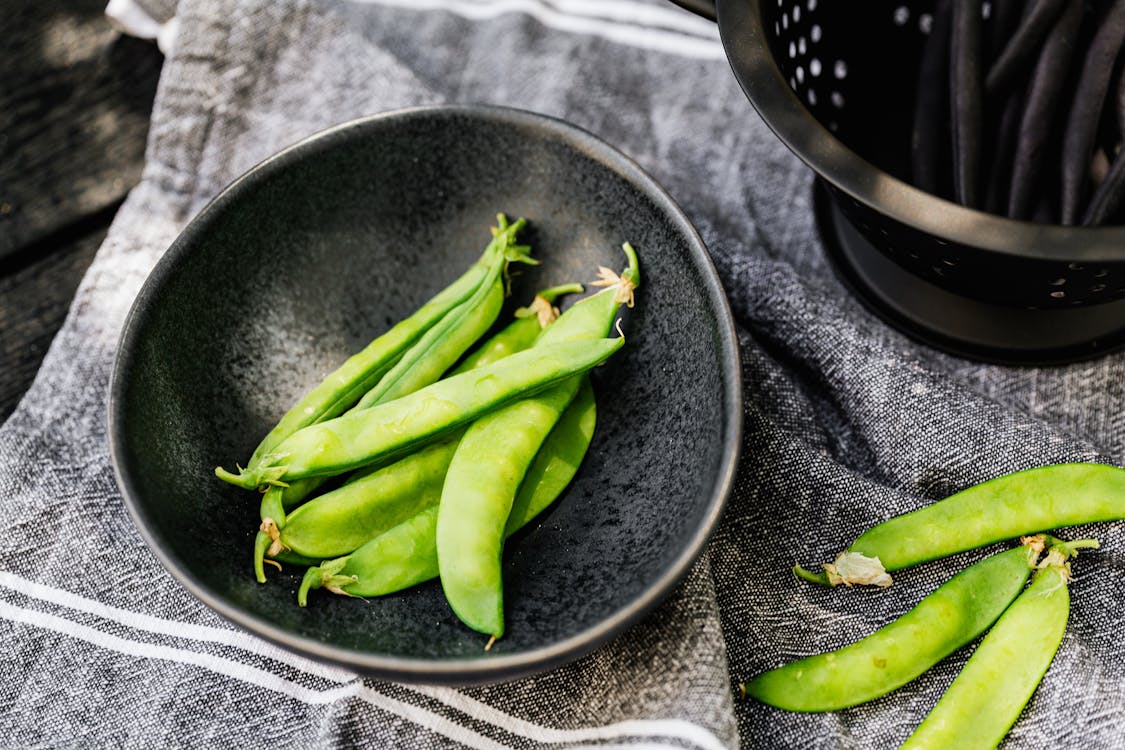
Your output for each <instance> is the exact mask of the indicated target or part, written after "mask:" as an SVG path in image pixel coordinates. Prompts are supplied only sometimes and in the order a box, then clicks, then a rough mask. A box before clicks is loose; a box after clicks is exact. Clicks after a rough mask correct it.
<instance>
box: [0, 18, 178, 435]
mask: <svg viewBox="0 0 1125 750" xmlns="http://www.w3.org/2000/svg"><path fill="white" fill-rule="evenodd" d="M104 9H105V0H69V2H66V3H55V2H48V3H45V2H42V0H8V2H7V3H5V23H4V27H5V40H4V44H3V45H0V70H3V71H4V75H3V76H0V420H2V419H4V418H5V417H7V415H8V414H9V413H11V411H12V409H14V408H15V405H16V403H17V402H18V401H19V398H20V397H21V396H22V395H23V393H24V392H25V391H26V390H27V388H28V386H29V385H30V384H31V380H32V378H33V377H34V375H35V372H36V371H37V370H38V368H39V363H40V362H41V360H42V358H43V355H44V354H45V353H46V350H47V347H48V346H49V345H50V342H51V339H52V338H53V337H54V335H55V332H56V331H57V330H58V328H59V326H60V325H61V324H62V321H63V319H64V318H65V316H66V312H67V309H68V307H69V305H70V302H71V299H72V298H73V296H74V291H75V289H76V288H77V286H78V282H79V281H80V280H81V278H82V275H83V273H84V272H85V270H86V268H87V266H89V264H90V261H91V260H92V259H93V257H94V253H95V252H96V250H97V248H98V246H99V245H100V244H101V241H102V240H103V239H104V237H105V233H106V230H107V228H108V227H109V223H110V221H111V220H112V219H113V215H114V212H115V211H116V209H117V207H118V206H119V205H120V204H121V201H122V200H123V199H124V197H125V195H126V193H127V192H128V191H129V189H130V188H131V187H133V185H135V184H136V182H137V180H138V179H139V177H140V172H141V166H142V163H143V157H144V145H145V137H146V135H147V132H148V119H149V114H150V113H151V111H152V101H153V97H154V95H155V92H156V83H157V79H158V77H159V74H160V65H161V62H162V57H161V55H160V53H159V51H158V50H157V49H156V45H155V44H153V43H152V42H146V41H141V40H137V39H132V38H130V37H127V36H123V35H121V34H119V33H117V32H116V31H114V30H113V29H112V28H111V26H110V25H109V22H108V21H107V20H106V18H105V15H104Z"/></svg>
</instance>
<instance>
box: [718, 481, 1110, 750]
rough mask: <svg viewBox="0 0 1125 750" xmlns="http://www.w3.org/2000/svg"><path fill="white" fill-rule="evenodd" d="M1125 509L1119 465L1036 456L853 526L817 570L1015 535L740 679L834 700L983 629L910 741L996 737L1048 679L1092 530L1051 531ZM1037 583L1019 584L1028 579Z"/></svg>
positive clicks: (770, 689) (746, 692) (776, 695)
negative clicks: (837, 645)
mask: <svg viewBox="0 0 1125 750" xmlns="http://www.w3.org/2000/svg"><path fill="white" fill-rule="evenodd" d="M1121 519H1125V470H1122V469H1119V468H1117V467H1113V466H1107V465H1104V464H1096V463H1071V464H1057V465H1051V466H1043V467H1038V468H1034V469H1027V470H1025V471H1020V472H1016V473H1013V474H1007V475H1004V476H1001V477H997V478H996V479H992V480H989V481H987V482H984V483H981V484H978V485H975V486H972V487H969V488H968V489H965V490H963V491H961V492H958V493H957V494H955V495H951V496H949V497H947V498H945V499H944V500H940V501H938V502H936V503H933V504H932V505H928V506H926V507H923V508H921V509H919V510H916V511H913V512H911V513H907V514H905V515H901V516H897V517H894V518H891V519H889V520H887V521H884V522H883V523H880V524H878V525H876V526H874V527H872V528H870V529H868V530H867V531H866V532H864V533H863V534H861V535H860V536H859V538H857V539H856V540H855V541H854V542H853V543H852V544H851V545H850V546H849V547H848V548H847V549H846V550H845V551H844V552H841V553H840V554H839V555H838V556H837V557H836V559H835V560H834V561H833V562H832V563H828V564H825V565H823V566H822V567H823V571H822V572H819V573H813V572H810V571H807V570H805V569H803V568H801V567H799V566H798V567H796V568H794V573H796V575H797V576H798V577H799V578H802V579H805V580H808V581H812V582H815V583H821V584H826V585H831V586H836V585H840V584H843V585H844V586H855V585H874V586H890V585H891V584H892V579H891V575H890V572H891V571H897V570H901V569H904V568H908V567H910V566H912V565H917V564H919V563H923V562H927V561H930V560H935V559H938V558H941V557H946V556H948V555H953V554H956V553H958V552H964V551H967V550H971V549H976V548H979V547H984V546H987V545H991V544H995V543H997V542H1005V541H1009V540H1014V539H1019V540H1020V546H1018V547H1016V548H1013V549H1009V550H1007V551H1004V552H998V553H996V554H993V555H991V556H989V557H986V558H984V559H983V560H981V561H980V562H978V563H976V564H975V565H972V566H970V567H969V568H967V569H965V570H963V571H961V572H960V573H958V574H957V575H955V576H954V577H953V578H952V579H950V580H949V581H948V582H946V583H945V584H943V585H942V586H940V587H939V588H938V589H937V590H935V591H934V592H933V593H931V594H930V595H928V596H927V597H925V598H924V599H922V601H921V602H919V603H918V604H917V605H916V606H915V607H914V608H913V609H912V610H910V611H909V612H907V613H906V614H904V615H903V616H901V617H900V618H898V619H897V620H895V621H893V622H891V623H889V624H888V625H886V626H884V627H883V628H880V629H879V630H877V631H875V632H874V633H872V634H871V635H869V636H867V637H866V638H863V639H862V640H859V641H857V642H856V643H853V644H851V645H849V646H845V647H844V648H841V649H838V650H836V651H832V652H829V653H826V654H819V655H816V656H810V657H806V658H804V659H799V660H797V661H795V662H791V663H789V664H785V665H783V666H781V667H778V668H776V669H772V670H770V671H768V672H765V673H763V674H760V675H758V676H756V677H754V678H753V679H751V680H749V681H748V682H746V683H744V684H742V685H740V686H739V692H740V694H741V696H742V697H750V698H754V699H757V700H759V701H762V702H763V703H767V704H769V705H771V706H775V707H777V708H781V709H785V710H788V711H801V712H821V711H836V710H839V709H843V708H848V707H851V706H856V705H859V704H862V703H866V702H868V701H871V700H874V699H875V698H878V697H881V696H883V695H886V694H888V693H890V692H891V691H893V690H895V689H897V688H900V687H902V686H903V685H905V684H906V683H908V682H910V681H911V680H913V679H915V678H916V677H918V676H920V675H921V674H922V673H923V672H925V671H926V670H928V669H930V668H931V667H933V666H934V665H935V664H937V663H938V662H939V661H941V660H942V659H944V658H945V657H947V656H949V655H950V654H952V653H953V652H955V651H957V650H958V649H960V648H962V647H964V646H966V645H968V644H969V643H971V642H973V641H974V640H976V639H977V637H978V636H980V635H981V634H985V636H984V638H983V639H982V640H981V642H980V643H979V645H978V646H977V648H976V649H975V650H974V651H973V653H972V656H971V657H970V658H969V659H968V661H967V662H966V664H965V666H964V668H963V669H962V670H961V672H960V673H959V674H958V676H957V677H956V679H954V681H953V682H952V683H951V684H950V685H949V687H948V688H947V689H946V691H945V694H944V695H943V696H942V697H941V699H940V700H939V701H938V702H937V704H936V705H935V706H934V707H933V709H932V710H931V712H930V713H929V715H928V716H927V717H926V719H925V720H924V721H923V722H922V723H921V724H920V725H919V726H918V727H917V728H916V729H915V731H914V732H913V733H912V734H911V735H910V737H909V738H908V739H907V740H906V742H905V744H903V745H902V747H904V748H912V749H914V750H918V749H920V748H942V749H943V750H948V749H950V748H958V749H960V748H995V747H996V746H998V745H999V744H1000V742H1001V741H1003V739H1004V737H1005V736H1007V734H1008V731H1009V730H1010V729H1011V728H1012V726H1013V725H1014V724H1015V723H1016V721H1017V720H1018V719H1019V716H1020V714H1021V713H1022V712H1023V710H1024V707H1025V706H1026V705H1027V703H1028V701H1029V700H1031V696H1032V695H1033V694H1034V692H1035V690H1036V688H1038V686H1039V683H1040V682H1041V681H1042V679H1043V677H1044V675H1045V674H1046V672H1047V669H1048V668H1049V667H1050V665H1051V662H1052V660H1053V659H1054V657H1055V653H1056V651H1057V650H1058V648H1059V644H1060V643H1061V642H1062V638H1063V634H1064V632H1065V630H1066V624H1067V619H1068V617H1069V614H1070V595H1069V590H1068V588H1067V584H1068V582H1069V581H1070V560H1071V559H1072V558H1074V557H1075V556H1076V555H1077V554H1078V552H1079V550H1082V549H1088V548H1096V547H1097V546H1098V542H1097V541H1096V540H1094V539H1079V540H1075V541H1069V542H1068V541H1063V540H1061V539H1059V538H1057V537H1055V536H1052V535H1050V534H1048V533H1044V532H1045V531H1050V530H1055V529H1059V528H1064V527H1070V526H1080V525H1083V524H1089V523H1095V522H1099V521H1116V520H1121ZM1029 578H1030V579H1031V584H1030V585H1027V582H1028V579H1029Z"/></svg>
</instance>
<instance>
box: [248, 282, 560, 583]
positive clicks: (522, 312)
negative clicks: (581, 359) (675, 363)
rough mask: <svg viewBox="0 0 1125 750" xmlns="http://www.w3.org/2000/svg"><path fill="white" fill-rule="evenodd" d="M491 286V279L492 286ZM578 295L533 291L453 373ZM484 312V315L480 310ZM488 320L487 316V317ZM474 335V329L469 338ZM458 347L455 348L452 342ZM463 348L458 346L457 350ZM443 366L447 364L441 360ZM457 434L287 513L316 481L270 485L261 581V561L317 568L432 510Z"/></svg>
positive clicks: (523, 340) (508, 344)
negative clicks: (561, 298) (564, 297)
mask: <svg viewBox="0 0 1125 750" xmlns="http://www.w3.org/2000/svg"><path fill="white" fill-rule="evenodd" d="M494 286H496V287H498V286H499V284H498V282H497V283H496V284H494ZM580 291H582V285H581V284H564V285H560V286H556V287H551V288H549V289H544V290H542V291H540V292H539V293H537V294H536V295H535V297H534V299H533V300H532V302H531V304H530V305H529V306H528V307H524V308H520V309H519V310H517V311H516V316H517V317H516V320H514V321H513V322H511V323H509V324H508V325H507V326H506V327H504V328H503V329H502V330H501V331H500V332H498V333H497V334H495V335H494V336H492V337H491V338H490V339H488V340H487V341H486V342H485V343H484V344H481V345H480V346H479V347H478V348H477V349H476V350H474V351H473V352H472V353H471V354H470V355H468V356H467V357H465V359H464V361H462V363H461V364H460V365H459V366H458V367H457V369H455V370H454V371H453V372H454V374H456V373H461V372H468V371H469V370H472V369H475V368H477V367H483V366H484V365H487V364H491V363H492V362H496V361H498V360H500V359H503V358H504V357H506V356H509V355H511V354H514V353H515V352H518V351H523V350H525V349H527V348H528V347H530V346H531V345H532V344H533V343H534V342H535V339H536V338H538V337H539V335H540V334H541V333H542V332H543V330H544V329H545V328H546V327H547V326H549V325H550V324H551V323H552V322H554V320H555V318H556V317H557V316H558V309H557V308H555V306H554V302H555V300H556V299H557V298H558V297H559V296H560V295H563V294H567V293H571V292H580ZM486 312H487V311H486ZM493 317H494V316H493ZM480 332H481V331H480V330H475V331H474V338H475V337H476V335H478V334H479V333H480ZM454 346H455V347H460V344H454ZM461 351H463V348H462V349H461ZM438 356H439V357H441V358H442V359H443V364H442V368H443V369H444V368H445V367H447V366H448V364H449V362H448V359H447V355H444V354H443V355H438ZM458 439H460V435H459V434H458V435H455V436H452V437H450V438H449V439H448V440H447V441H446V442H445V443H444V444H441V445H437V446H431V447H428V448H426V449H423V450H422V451H419V452H418V453H416V454H411V455H409V456H406V457H405V458H403V459H400V460H399V461H397V462H395V463H392V464H390V465H389V466H384V467H381V468H378V469H376V470H374V471H370V472H360V473H359V474H357V475H355V476H353V477H352V479H350V480H349V481H348V482H347V483H345V484H344V485H342V486H341V487H339V488H337V489H336V490H333V491H332V492H328V493H326V494H324V495H321V496H319V497H317V498H315V499H314V500H312V501H310V502H308V503H306V504H305V505H303V506H301V507H300V508H298V509H297V510H296V511H295V512H294V513H292V514H289V515H288V516H287V515H286V509H287V506H288V502H287V501H289V500H290V499H291V498H292V493H291V492H290V491H291V490H293V489H295V488H297V487H298V486H299V487H300V490H301V493H302V494H303V493H304V492H305V491H307V490H309V489H310V488H315V487H316V486H317V485H319V483H320V482H321V481H322V478H320V477H312V478H309V479H304V480H299V481H297V482H295V483H294V484H293V485H291V486H289V487H270V488H269V490H267V492H266V493H265V495H264V496H263V498H262V504H261V518H262V523H261V527H260V528H259V531H258V535H257V537H256V539H255V545H254V572H255V576H256V577H257V579H258V581H259V582H264V581H265V569H264V567H263V564H264V563H265V562H266V560H265V557H266V556H267V555H268V556H269V557H270V558H274V559H281V560H282V561H289V562H293V563H295V564H313V565H315V564H316V561H318V560H323V559H325V558H330V557H336V556H338V555H344V554H348V553H349V552H352V551H354V550H355V549H356V548H357V547H359V546H361V545H362V544H363V543H364V542H366V541H367V540H368V539H370V538H371V537H373V536H376V535H378V534H380V533H382V532H384V531H386V530H387V529H389V528H391V527H392V526H394V525H396V524H398V523H400V522H402V521H403V520H405V519H407V518H409V517H410V516H411V515H413V514H414V513H416V512H418V511H419V510H422V509H424V508H426V507H429V506H431V505H434V504H436V503H437V502H438V500H439V499H440V497H441V486H442V481H443V480H444V478H445V472H446V469H447V468H448V467H449V461H450V459H451V458H452V457H453V448H454V447H456V441H457V440H458Z"/></svg>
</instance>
